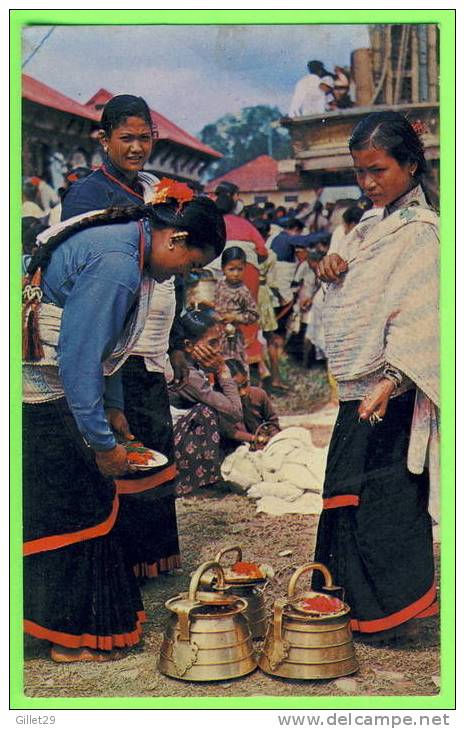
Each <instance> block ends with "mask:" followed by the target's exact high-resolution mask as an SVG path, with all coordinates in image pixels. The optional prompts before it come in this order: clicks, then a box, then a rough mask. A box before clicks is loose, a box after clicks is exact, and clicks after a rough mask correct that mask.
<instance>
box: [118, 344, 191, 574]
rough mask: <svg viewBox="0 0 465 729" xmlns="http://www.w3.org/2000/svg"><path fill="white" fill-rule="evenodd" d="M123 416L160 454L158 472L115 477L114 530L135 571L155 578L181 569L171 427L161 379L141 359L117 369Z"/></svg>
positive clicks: (167, 403) (143, 441)
mask: <svg viewBox="0 0 465 729" xmlns="http://www.w3.org/2000/svg"><path fill="white" fill-rule="evenodd" d="M123 391H124V402H125V405H124V412H125V415H126V418H127V420H128V423H129V427H130V429H131V432H132V433H133V435H135V436H136V439H137V440H140V441H141V442H142V443H143V444H144V445H145V446H146V447H147V448H152V449H153V450H156V451H158V452H159V453H163V455H165V456H166V457H167V458H168V462H167V463H166V464H165V465H163V466H160V467H159V468H154V469H151V470H150V471H143V472H139V474H134V475H133V476H131V477H129V478H124V479H118V481H117V482H116V483H117V489H118V494H119V499H120V511H119V518H118V523H117V531H118V534H119V535H120V537H121V541H122V543H123V544H124V547H125V550H126V553H127V555H128V558H129V560H130V562H131V564H132V565H133V566H134V570H135V573H136V574H137V575H138V576H141V577H156V576H157V575H158V574H160V573H161V572H165V571H168V570H171V569H174V568H175V567H180V566H181V557H180V554H179V540H178V528H177V522H176V507H175V494H174V483H175V477H176V474H177V469H176V466H175V464H174V454H173V426H172V422H171V413H170V408H169V399H168V390H167V386H166V380H165V377H164V375H163V374H162V373H158V372H148V370H147V369H146V367H145V363H144V359H143V357H129V359H128V360H127V361H126V363H125V364H124V366H123Z"/></svg>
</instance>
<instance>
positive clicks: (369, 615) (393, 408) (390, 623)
mask: <svg viewBox="0 0 465 729" xmlns="http://www.w3.org/2000/svg"><path fill="white" fill-rule="evenodd" d="M349 147H350V151H351V154H352V157H353V160H354V166H355V172H356V176H357V182H358V184H359V185H360V187H361V188H362V190H363V192H364V193H365V194H366V195H367V196H368V197H369V198H370V199H371V200H372V201H373V204H374V205H375V207H374V208H373V209H372V210H371V211H369V212H367V213H366V214H365V215H364V216H363V218H362V220H361V222H360V223H359V225H357V227H356V228H355V229H354V230H353V232H352V234H351V237H350V238H349V239H348V242H347V251H348V256H347V258H348V260H343V259H342V258H341V257H340V256H339V255H338V254H330V255H328V256H326V257H325V258H324V259H323V260H322V261H321V262H320V264H319V275H320V278H321V279H322V280H323V281H326V282H328V283H329V286H328V290H327V293H326V300H325V303H324V308H323V319H324V332H325V347H326V354H327V357H328V365H329V369H330V370H331V372H332V374H333V375H334V377H335V378H336V380H337V384H338V387H339V394H340V407H339V414H338V417H337V420H336V425H335V428H334V432H333V437H332V440H331V444H330V448H329V453H328V461H327V469H326V478H325V484H324V492H323V499H324V501H323V503H324V506H323V509H324V510H323V512H322V515H321V518H320V524H319V529H318V537H317V545H316V553H315V557H316V559H317V560H318V561H319V562H323V563H325V564H326V565H327V566H328V567H329V568H330V570H331V571H332V573H333V575H334V578H335V580H336V581H337V583H338V584H341V585H342V586H343V587H345V589H346V595H347V601H348V603H349V604H350V605H351V607H352V615H353V619H352V627H353V629H354V630H355V631H358V632H360V633H361V634H364V635H365V636H367V635H372V636H375V637H376V638H377V639H380V638H383V639H385V638H389V637H391V636H394V637H398V636H399V634H400V633H402V628H404V627H406V626H407V623H409V621H410V620H411V619H412V618H420V617H424V616H427V615H432V614H433V613H434V612H435V611H436V610H437V603H436V587H435V584H434V563H433V541H432V528H431V517H430V515H429V513H428V495H429V488H430V481H431V480H432V479H433V478H435V477H437V469H436V465H437V462H436V461H435V459H434V453H435V452H436V453H437V448H436V449H435V444H436V446H437V441H436V436H437V430H436V427H437V423H436V418H435V405H437V404H438V393H439V384H438V369H439V368H438V341H439V337H438V252H439V246H438V218H437V215H436V214H435V212H434V211H433V210H431V209H430V207H429V205H428V202H427V200H426V198H425V194H424V192H423V189H422V185H421V179H422V175H423V173H424V172H425V170H426V164H425V158H424V153H423V146H422V143H421V140H420V138H419V136H418V134H417V133H416V131H415V130H414V129H413V127H412V126H411V125H410V124H409V122H408V121H407V120H406V118H405V117H403V116H402V115H401V114H398V113H396V112H379V113H374V114H370V115H369V116H368V117H366V118H365V119H363V120H362V121H361V122H360V123H359V124H358V125H357V126H356V127H355V129H354V131H353V133H352V137H351V139H350V141H349ZM428 453H429V459H428V458H427V456H428ZM404 633H405V631H404Z"/></svg>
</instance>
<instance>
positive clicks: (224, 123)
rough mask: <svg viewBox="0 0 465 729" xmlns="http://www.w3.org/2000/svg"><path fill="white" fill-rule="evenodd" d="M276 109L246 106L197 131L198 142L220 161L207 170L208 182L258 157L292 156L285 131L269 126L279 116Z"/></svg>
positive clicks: (262, 106)
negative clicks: (217, 153)
mask: <svg viewBox="0 0 465 729" xmlns="http://www.w3.org/2000/svg"><path fill="white" fill-rule="evenodd" d="M282 116H283V115H282V113H281V112H280V111H279V109H278V107H276V106H266V105H263V104H262V105H259V106H247V107H245V108H244V109H242V110H241V111H239V112H238V113H236V114H225V115H224V116H222V117H221V118H220V119H218V120H217V121H216V122H214V123H213V124H207V125H206V126H205V127H204V128H203V129H202V131H201V132H200V139H201V140H202V142H204V144H208V145H209V146H210V147H213V149H216V150H218V152H221V154H222V155H223V158H222V159H220V160H218V162H215V163H214V164H212V165H210V166H209V167H208V171H207V174H208V177H209V179H211V178H213V177H218V176H219V175H223V174H224V173H225V172H229V170H232V169H234V168H235V167H240V165H243V164H245V163H246V162H249V161H250V160H252V159H255V158H256V157H259V156H260V155H261V154H269V153H270V142H271V151H272V155H271V156H272V157H273V158H274V159H285V158H286V157H290V156H291V145H290V138H289V133H288V131H287V129H284V127H280V126H279V125H276V126H271V124H272V123H273V122H277V121H278V120H279V119H281V117H282Z"/></svg>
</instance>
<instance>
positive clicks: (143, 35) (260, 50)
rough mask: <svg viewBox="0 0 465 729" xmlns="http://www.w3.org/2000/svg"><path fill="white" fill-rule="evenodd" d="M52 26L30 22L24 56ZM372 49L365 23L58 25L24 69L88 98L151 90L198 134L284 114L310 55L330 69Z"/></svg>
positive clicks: (164, 109)
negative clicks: (230, 121) (228, 122)
mask: <svg viewBox="0 0 465 729" xmlns="http://www.w3.org/2000/svg"><path fill="white" fill-rule="evenodd" d="M186 12H187V11H186ZM49 30H50V27H49V26H30V27H26V28H25V29H24V32H23V63H24V62H25V61H26V59H27V58H28V56H29V55H30V54H31V52H32V51H33V50H34V49H35V48H36V47H37V45H38V44H39V43H40V41H41V39H43V38H44V36H45V35H46V33H47V32H48V31H49ZM368 46H369V38H368V30H367V26H366V25H260V26H252V25H249V26H247V25H212V26H206V25H197V26H196V25H191V26H187V25H186V26H167V25H152V26H79V27H78V26H56V27H55V29H54V30H53V32H52V34H51V35H50V36H49V37H48V38H47V39H46V40H45V42H44V43H43V45H42V46H41V47H40V48H39V49H38V50H37V52H36V53H35V54H34V55H33V57H32V58H31V59H30V60H29V61H28V62H27V63H26V65H25V66H24V68H23V71H24V73H27V74H28V75H30V76H32V77H33V78H36V79H38V80H39V81H42V82H44V83H46V84H48V85H49V86H52V87H53V88H55V89H57V90H58V91H61V93H63V94H66V95H67V96H70V97H71V98H73V99H76V100H77V101H80V102H81V103H85V102H86V101H88V99H89V98H90V97H91V96H93V94H94V93H95V92H96V91H97V90H98V89H99V88H102V87H104V88H106V89H108V90H109V91H110V92H112V93H115V94H117V93H133V94H137V95H140V96H143V97H144V98H145V99H146V100H147V102H148V103H149V105H150V106H151V108H153V109H156V110H157V111H159V112H160V113H162V114H163V115H164V116H166V117H168V118H169V119H170V120H171V121H173V122H175V123H176V124H178V125H179V126H181V127H182V128H183V129H185V130H186V131H188V132H190V133H191V134H198V133H199V131H200V130H201V129H202V127H203V126H204V125H205V124H208V123H211V122H214V121H216V120H217V119H218V118H219V117H221V116H223V115H224V114H226V113H228V112H233V113H234V112H237V111H239V110H240V109H242V108H244V107H245V106H254V105H256V104H269V105H271V106H278V108H279V109H280V110H281V112H282V113H283V114H284V113H286V112H287V111H288V107H289V104H290V100H291V96H292V92H293V88H294V85H295V83H296V81H298V79H299V78H302V76H305V75H306V73H307V69H306V64H307V61H309V60H311V59H317V60H321V61H323V62H324V63H325V65H326V68H327V69H328V70H332V69H333V67H334V65H350V54H351V52H352V51H353V50H354V49H356V48H363V47H368Z"/></svg>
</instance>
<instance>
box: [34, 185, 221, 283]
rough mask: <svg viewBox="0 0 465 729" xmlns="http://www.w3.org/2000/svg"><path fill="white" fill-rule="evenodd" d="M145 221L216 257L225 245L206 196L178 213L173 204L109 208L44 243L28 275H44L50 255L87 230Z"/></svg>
mask: <svg viewBox="0 0 465 729" xmlns="http://www.w3.org/2000/svg"><path fill="white" fill-rule="evenodd" d="M142 219H146V220H148V222H149V223H150V225H151V226H152V228H153V229H158V230H162V229H163V228H175V229H176V230H185V231H187V232H188V234H189V235H188V237H187V240H186V246H188V247H189V248H199V249H200V250H205V249H208V248H212V249H213V250H214V252H215V255H216V256H219V255H220V254H221V252H222V250H223V248H224V244H225V242H226V228H225V224H224V221H223V217H222V215H221V214H220V213H219V211H218V209H217V208H216V205H215V203H214V202H213V201H212V200H210V199H209V198H208V197H206V196H199V197H196V198H194V199H193V200H191V201H189V202H188V203H185V204H184V206H183V207H182V209H181V210H179V206H178V204H177V202H176V201H174V202H173V203H171V202H167V203H159V204H157V205H151V204H146V205H129V206H127V207H111V208H108V209H107V210H103V211H102V212H99V213H94V214H93V215H89V216H88V217H85V218H82V219H81V220H78V221H76V222H75V223H73V224H72V225H70V226H69V227H68V228H66V229H65V230H62V231H60V232H59V233H57V234H56V235H54V236H52V237H51V238H49V239H48V241H47V242H46V243H45V244H44V245H42V246H40V248H39V249H38V250H37V252H36V253H35V254H34V256H33V257H32V259H31V262H30V264H29V267H28V273H29V274H30V275H33V274H34V273H35V272H36V271H37V269H39V268H40V269H41V270H42V271H45V269H46V268H47V266H48V264H49V263H50V260H51V257H52V255H53V252H54V251H55V250H56V249H57V248H58V247H59V246H60V245H61V243H63V242H64V241H65V240H67V239H68V238H69V237H70V236H71V235H74V234H75V233H79V232H81V231H83V230H86V229H87V228H91V227H97V226H101V225H109V224H116V223H130V222H134V221H137V220H142Z"/></svg>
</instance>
